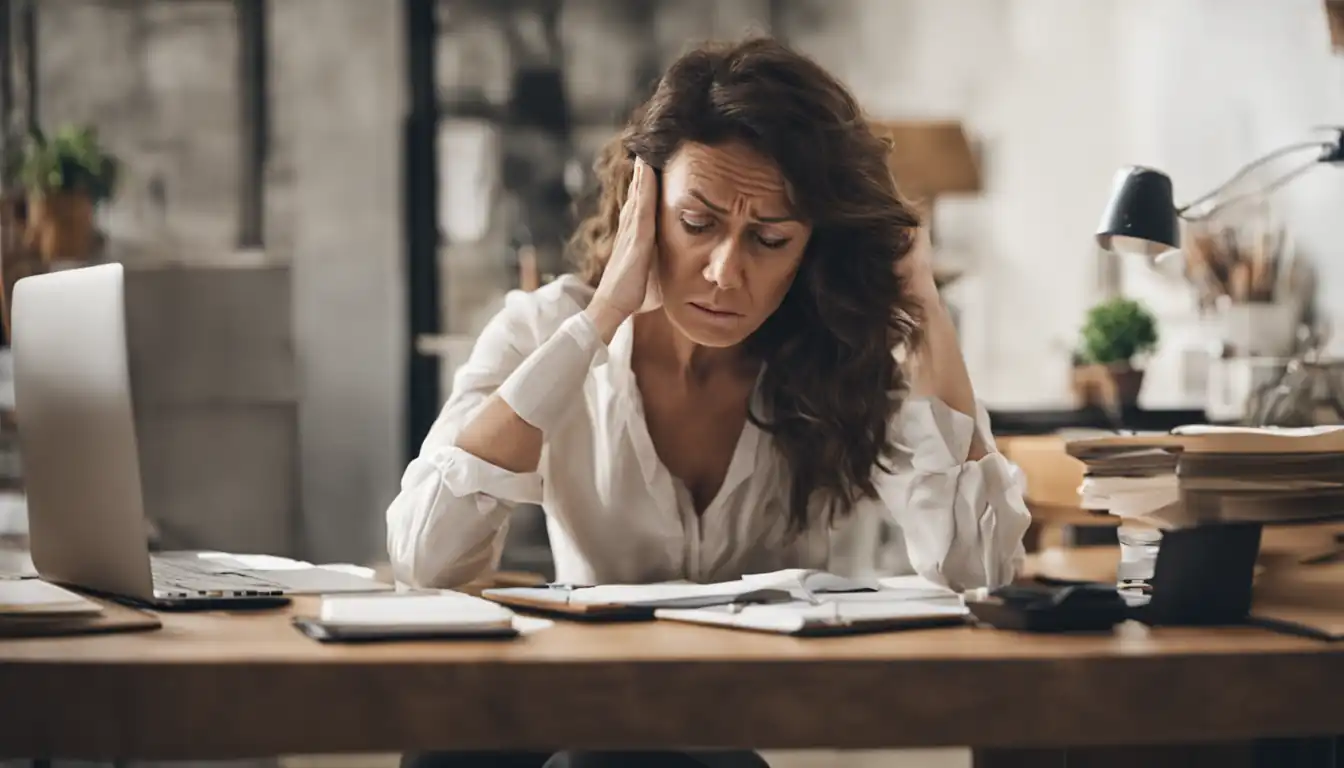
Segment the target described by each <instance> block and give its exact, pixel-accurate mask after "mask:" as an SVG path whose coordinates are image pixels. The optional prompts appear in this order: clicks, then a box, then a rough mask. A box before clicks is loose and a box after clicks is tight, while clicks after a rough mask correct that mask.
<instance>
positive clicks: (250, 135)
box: [234, 0, 270, 248]
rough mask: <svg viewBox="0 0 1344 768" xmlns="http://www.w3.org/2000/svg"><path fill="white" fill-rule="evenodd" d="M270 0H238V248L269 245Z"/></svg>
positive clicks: (235, 1) (236, 9)
mask: <svg viewBox="0 0 1344 768" xmlns="http://www.w3.org/2000/svg"><path fill="white" fill-rule="evenodd" d="M266 6H267V2H266V0H234V8H235V12H236V14H237V25H238V33H237V34H238V117H239V120H238V122H239V128H240V130H239V147H238V149H239V158H240V161H241V162H240V163H239V179H238V247H239V248H261V247H262V246H263V245H264V244H265V235H266V232H265V225H266V220H265V209H266V155H267V153H268V151H269V149H270V124H269V123H270V111H269V109H268V104H267V101H268V99H269V83H268V82H267V76H268V72H267V66H266V59H267V51H266V46H267V25H266V11H267V8H266Z"/></svg>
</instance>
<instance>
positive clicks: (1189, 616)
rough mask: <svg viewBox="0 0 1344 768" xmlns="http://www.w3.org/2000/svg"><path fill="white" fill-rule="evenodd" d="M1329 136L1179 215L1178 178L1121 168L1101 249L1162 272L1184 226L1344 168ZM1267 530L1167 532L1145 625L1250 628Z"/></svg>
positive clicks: (1339, 134) (1256, 525)
mask: <svg viewBox="0 0 1344 768" xmlns="http://www.w3.org/2000/svg"><path fill="white" fill-rule="evenodd" d="M1330 130H1333V131H1334V132H1335V135H1334V137H1333V138H1331V139H1330V140H1326V141H1307V142H1301V143H1297V144H1290V145H1288V146H1285V147H1282V148H1280V149H1277V150H1275V151H1273V152H1270V153H1269V154H1267V155H1265V156H1263V157H1261V158H1259V159H1257V160H1255V161H1253V162H1251V163H1249V164H1247V165H1246V166H1244V167H1243V168H1242V169H1241V170H1239V171H1237V173H1236V174H1234V175H1233V176H1232V177H1231V178H1229V179H1228V180H1227V181H1225V182H1223V183H1222V184H1221V185H1219V186H1218V187H1216V188H1215V189H1213V190H1212V191H1211V192H1209V193H1207V194H1205V195H1203V196H1202V197H1199V198H1197V199H1195V200H1194V201H1193V202H1191V203H1189V204H1187V205H1184V206H1181V207H1179V208H1178V207H1176V205H1175V204H1174V203H1173V198H1172V184H1171V178H1170V177H1168V176H1167V175H1166V174H1164V173H1162V172H1161V171H1158V170H1155V169H1153V168H1145V167H1139V166H1134V167H1129V168H1124V169H1121V170H1120V171H1119V172H1118V173H1117V174H1116V177H1115V183H1114V187H1113V189H1112V191H1111V198H1110V201H1109V202H1108V203H1107V205H1106V209H1105V212H1104V213H1103V214H1102V218H1101V225H1100V226H1099V227H1098V229H1097V243H1098V244H1099V245H1101V247H1102V248H1104V249H1105V250H1107V251H1110V252H1112V253H1118V254H1132V255H1137V256H1141V257H1143V258H1145V259H1147V260H1148V261H1149V262H1150V263H1152V264H1154V265H1161V264H1162V263H1163V262H1164V261H1166V260H1168V259H1171V258H1174V257H1175V255H1176V254H1178V253H1179V251H1180V245H1181V238H1180V222H1181V220H1185V221H1200V220H1203V219H1207V218H1209V217H1210V216H1212V215H1214V214H1215V213H1217V212H1219V211H1221V210H1223V209H1225V208H1227V207H1229V206H1231V205H1234V204H1236V203H1238V202H1242V201H1245V200H1248V199H1252V198H1254V197H1257V196H1261V195H1266V194H1269V193H1271V192H1273V191H1275V190H1277V189H1279V188H1280V187H1283V186H1284V185H1286V184H1288V183H1289V182H1291V181H1293V180H1294V179H1296V178H1298V177H1299V176H1301V175H1303V174H1304V173H1306V172H1307V171H1309V170H1311V169H1313V168H1315V167H1316V166H1318V165H1321V164H1330V165H1341V164H1344V128H1331V129H1330ZM1307 151H1310V152H1311V153H1312V156H1311V158H1310V160H1308V161H1306V162H1303V163H1301V164H1299V165H1297V166H1295V167H1293V168H1292V169H1291V170H1289V171H1287V172H1285V173H1283V174H1282V175H1280V176H1277V177H1275V178H1274V179H1273V180H1271V181H1269V182H1268V183H1265V184H1262V185H1260V186H1259V187H1258V188H1256V189H1254V190H1252V191H1248V192H1241V193H1238V194H1232V190H1233V188H1234V187H1235V186H1237V185H1238V184H1239V183H1241V182H1243V181H1244V180H1245V179H1246V178H1247V177H1248V176H1249V175H1250V174H1251V173H1252V172H1253V171H1255V170H1257V169H1259V168H1261V167H1262V166H1264V165H1266V164H1268V163H1270V162H1273V161H1275V160H1278V159H1280V158H1282V157H1286V156H1289V155H1293V154H1298V153H1306V152H1307ZM1341 515H1344V512H1342V513H1341ZM1263 525H1264V523H1263V522H1258V521H1246V522H1236V523H1217V524H1206V525H1195V526H1192V527H1188V528H1177V529H1172V530H1167V531H1165V532H1164V534H1163V538H1162V543H1161V545H1160V546H1159V548H1158V554H1157V564H1156V567H1155V569H1154V573H1153V578H1152V581H1151V582H1150V587H1151V598H1150V600H1149V602H1148V604H1147V606H1145V609H1144V610H1143V611H1141V612H1140V613H1139V618H1140V619H1141V620H1143V621H1147V622H1149V623H1154V624H1224V623H1236V622H1240V621H1244V620H1245V618H1246V616H1247V615H1248V613H1249V611H1250V607H1251V584H1252V577H1253V575H1254V569H1255V561H1256V556H1257V555H1258V553H1259V549H1260V533H1261V529H1262V527H1263Z"/></svg>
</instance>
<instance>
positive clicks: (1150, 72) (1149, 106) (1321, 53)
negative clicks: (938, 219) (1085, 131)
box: [1118, 0, 1344, 403]
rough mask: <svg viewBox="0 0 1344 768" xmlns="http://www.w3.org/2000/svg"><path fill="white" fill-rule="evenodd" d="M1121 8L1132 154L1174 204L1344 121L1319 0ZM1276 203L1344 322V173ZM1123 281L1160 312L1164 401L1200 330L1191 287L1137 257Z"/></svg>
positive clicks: (1303, 185)
mask: <svg viewBox="0 0 1344 768" xmlns="http://www.w3.org/2000/svg"><path fill="white" fill-rule="evenodd" d="M1120 9H1121V13H1120V15H1119V16H1118V21H1119V24H1118V30H1121V31H1123V34H1122V35H1120V39H1121V44H1122V46H1123V47H1122V50H1121V54H1122V57H1123V59H1122V60H1123V62H1124V67H1123V70H1122V71H1123V73H1124V83H1123V86H1124V103H1125V106H1126V111H1125V126H1126V128H1125V133H1126V137H1127V141H1128V147H1127V150H1128V156H1127V162H1133V163H1138V164H1144V165H1152V166H1155V167H1158V168H1162V169H1163V170H1165V171H1167V172H1168V173H1169V174H1171V176H1172V179H1173V182H1174V185H1175V188H1176V196H1177V201H1178V203H1179V202H1180V201H1183V200H1190V199H1193V198H1195V197H1198V196H1200V195H1202V194H1203V193H1204V192H1205V191H1207V190H1209V189H1212V188H1213V187H1215V186H1216V185H1218V184H1220V183H1221V182H1222V181H1224V180H1225V179H1226V178H1227V177H1229V176H1230V175H1231V174H1232V173H1234V172H1235V171H1236V170H1237V169H1238V168H1239V167H1240V166H1242V165H1244V164H1245V163H1247V162H1249V161H1251V160H1253V159H1255V158H1256V157H1258V156H1260V155H1262V154H1264V153H1266V152H1269V151H1271V150H1273V149H1276V148H1278V147H1280V146H1283V145H1286V144H1291V143H1295V142H1298V141H1302V140H1304V139H1309V138H1315V137H1318V136H1321V135H1322V134H1317V133H1313V132H1312V129H1313V128H1314V127H1315V126H1318V125H1323V124H1336V125H1338V124H1344V56H1341V55H1337V54H1333V53H1332V52H1331V48H1330V41H1329V33H1328V27H1327V23H1326V19H1325V11H1324V7H1323V3H1322V2H1320V0H1132V1H1131V2H1127V3H1124V4H1123V5H1121V6H1120ZM1309 157H1310V153H1306V154H1304V155H1300V156H1295V157H1292V158H1288V159H1286V160H1285V161H1284V163H1283V164H1282V165H1278V166H1274V167H1273V168H1271V169H1269V174H1270V175H1274V174H1276V173H1277V172H1280V171H1282V170H1284V169H1286V168H1290V167H1292V166H1293V165H1294V164H1296V163H1298V162H1302V161H1304V160H1305V159H1307V158H1309ZM1274 200H1275V203H1276V209H1278V210H1279V211H1280V212H1281V213H1282V214H1283V215H1284V217H1285V219H1286V220H1287V223H1288V226H1289V227H1290V230H1291V233H1292V235H1293V237H1294V239H1295V241H1296V243H1297V246H1298V248H1299V252H1300V253H1302V254H1304V255H1306V256H1308V257H1309V258H1311V259H1312V260H1313V262H1314V264H1315V266H1317V267H1318V268H1319V273H1320V284H1319V286H1318V288H1319V296H1318V298H1319V300H1320V302H1321V306H1322V308H1323V309H1324V310H1325V311H1326V312H1327V313H1329V314H1332V315H1334V316H1335V317H1336V318H1339V319H1344V258H1341V257H1344V247H1341V246H1344V219H1341V217H1340V216H1339V214H1338V211H1339V210H1341V208H1342V207H1344V183H1341V175H1340V172H1339V171H1338V170H1336V169H1332V168H1320V169H1318V170H1316V171H1314V172H1313V173H1311V174H1309V175H1307V176H1305V177H1302V178H1300V179H1299V180H1298V181H1296V182H1295V183H1293V184H1292V185H1291V186H1289V187H1287V188H1285V189H1284V190H1283V191H1282V192H1281V193H1280V194H1279V195H1278V196H1276V197H1275V199H1274ZM1125 286H1126V290H1127V291H1128V292H1129V293H1132V294H1133V295H1136V296H1138V297H1140V298H1142V299H1144V300H1145V301H1147V302H1149V303H1150V304H1152V305H1153V306H1154V307H1155V308H1156V309H1157V310H1158V311H1159V315H1160V317H1161V318H1162V321H1163V330H1164V335H1165V337H1166V340H1165V342H1166V350H1165V353H1166V354H1165V355H1164V359H1161V360H1159V361H1156V362H1158V363H1159V365H1158V366H1157V367H1156V370H1155V371H1153V373H1154V374H1156V376H1155V377H1150V378H1154V379H1155V380H1153V381H1151V382H1150V385H1155V386H1149V387H1148V390H1149V391H1146V392H1145V400H1147V401H1150V402H1154V403H1155V402H1161V401H1165V400H1168V399H1170V398H1171V397H1172V395H1171V392H1172V390H1173V389H1174V372H1173V371H1172V370H1171V368H1170V367H1169V366H1170V364H1173V363H1174V350H1175V348H1176V347H1178V346H1180V345H1182V344H1188V343H1192V342H1191V340H1192V339H1193V338H1195V334H1198V333H1199V332H1200V323H1199V320H1198V318H1197V316H1196V315H1195V313H1194V312H1193V311H1192V310H1191V302H1190V296H1189V294H1188V292H1187V291H1185V290H1183V289H1182V288H1181V287H1180V286H1178V285H1173V284H1171V283H1169V282H1166V281H1164V280H1162V279H1160V278H1157V277H1156V276H1154V275H1153V274H1151V273H1149V272H1147V271H1146V270H1144V269H1142V268H1140V267H1139V265H1136V264H1130V265H1129V267H1128V268H1127V269H1126V272H1125ZM1339 330H1344V329H1339ZM1335 335H1336V337H1337V338H1336V342H1335V345H1334V346H1335V347H1336V349H1339V348H1340V343H1339V340H1338V337H1339V336H1340V334H1339V331H1338V330H1337V331H1336V334H1335Z"/></svg>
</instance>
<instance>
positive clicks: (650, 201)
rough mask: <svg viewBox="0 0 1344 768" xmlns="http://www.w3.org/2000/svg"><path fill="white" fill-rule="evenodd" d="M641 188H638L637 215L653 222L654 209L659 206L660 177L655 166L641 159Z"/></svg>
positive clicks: (645, 220)
mask: <svg viewBox="0 0 1344 768" xmlns="http://www.w3.org/2000/svg"><path fill="white" fill-rule="evenodd" d="M639 169H640V170H639V189H638V190H637V193H638V196H637V205H638V206H639V210H638V213H637V215H638V216H639V218H640V220H642V221H644V222H648V223H651V222H652V221H653V214H654V211H655V210H656V209H657V207H658V178H657V176H655V175H654V173H653V168H652V167H650V166H649V164H648V163H646V162H644V161H643V160H640V161H639Z"/></svg>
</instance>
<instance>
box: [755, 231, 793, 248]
mask: <svg viewBox="0 0 1344 768" xmlns="http://www.w3.org/2000/svg"><path fill="white" fill-rule="evenodd" d="M792 239H793V238H790V237H766V236H764V235H761V234H757V235H756V242H758V243H760V244H761V245H763V246H765V247H766V248H769V249H770V250H772V251H777V250H779V249H780V248H783V247H784V246H786V245H788V244H789V241H790V240H792Z"/></svg>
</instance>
